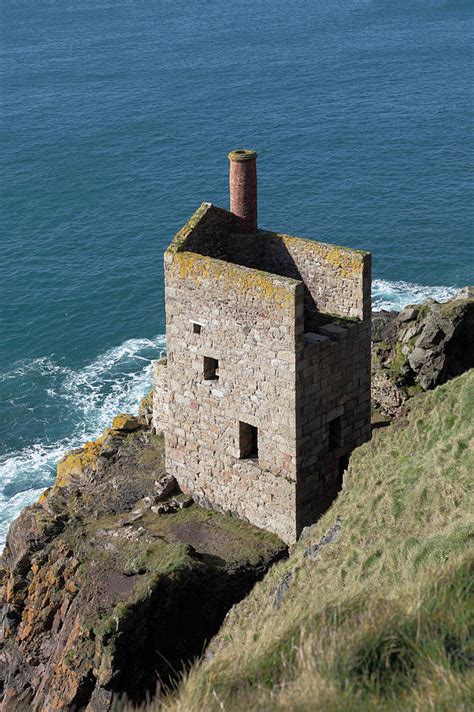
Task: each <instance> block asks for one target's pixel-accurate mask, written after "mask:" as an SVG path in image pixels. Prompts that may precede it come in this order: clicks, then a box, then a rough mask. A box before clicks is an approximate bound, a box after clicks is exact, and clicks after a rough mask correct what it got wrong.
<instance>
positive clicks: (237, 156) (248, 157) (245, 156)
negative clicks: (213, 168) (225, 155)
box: [229, 148, 257, 162]
mask: <svg viewBox="0 0 474 712" xmlns="http://www.w3.org/2000/svg"><path fill="white" fill-rule="evenodd" d="M255 158H257V152H256V151H253V150H252V149H249V148H238V149H236V150H235V151H231V152H230V153H229V160H230V161H239V162H240V161H252V160H254V159H255Z"/></svg>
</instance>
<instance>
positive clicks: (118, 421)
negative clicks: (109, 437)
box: [112, 413, 140, 433]
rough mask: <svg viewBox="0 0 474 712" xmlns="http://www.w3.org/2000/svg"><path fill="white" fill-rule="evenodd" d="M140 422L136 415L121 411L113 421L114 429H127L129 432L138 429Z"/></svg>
mask: <svg viewBox="0 0 474 712" xmlns="http://www.w3.org/2000/svg"><path fill="white" fill-rule="evenodd" d="M139 427H140V423H139V421H138V418H136V417H135V416H134V415H128V413H120V414H119V415H116V416H115V418H114V419H113V421H112V428H113V429H114V430H125V431H126V432H127V433H130V432H132V431H133V430H138V428H139Z"/></svg>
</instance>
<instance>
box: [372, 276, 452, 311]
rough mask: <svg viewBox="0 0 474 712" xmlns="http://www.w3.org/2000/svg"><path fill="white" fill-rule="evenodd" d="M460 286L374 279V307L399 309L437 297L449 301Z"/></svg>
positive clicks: (437, 299) (378, 308)
mask: <svg viewBox="0 0 474 712" xmlns="http://www.w3.org/2000/svg"><path fill="white" fill-rule="evenodd" d="M458 291H459V288H458V287H442V286H437V287H428V286H424V285H422V284H412V283H411V282H387V281H386V280H384V279H374V281H373V282H372V308H373V310H374V311H380V310H381V309H387V310H389V311H390V310H394V311H399V310H400V309H403V307H404V306H406V305H407V304H419V303H420V302H423V301H424V300H425V299H429V298H431V299H436V301H438V302H447V301H448V300H449V299H452V297H454V295H455V294H456V292H458Z"/></svg>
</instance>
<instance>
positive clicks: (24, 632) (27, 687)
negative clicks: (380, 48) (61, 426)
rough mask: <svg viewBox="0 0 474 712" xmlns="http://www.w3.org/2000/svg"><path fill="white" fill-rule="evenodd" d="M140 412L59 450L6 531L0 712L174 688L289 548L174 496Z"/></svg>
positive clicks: (158, 444)
mask: <svg viewBox="0 0 474 712" xmlns="http://www.w3.org/2000/svg"><path fill="white" fill-rule="evenodd" d="M148 416H149V414H147V413H146V412H145V413H143V414H142V416H141V417H140V418H134V417H131V416H127V415H123V416H118V417H117V418H115V419H114V422H113V427H112V428H111V429H110V430H108V431H106V432H105V433H104V435H103V436H102V437H101V438H99V440H97V441H95V442H90V443H87V444H86V445H85V446H84V447H83V448H81V449H80V450H76V451H73V452H71V453H70V454H69V455H67V456H66V457H65V458H64V459H63V460H61V462H60V463H59V464H58V471H57V478H56V481H55V483H54V486H53V487H52V488H51V489H50V490H48V491H47V492H46V493H45V494H44V495H43V496H42V497H41V498H40V500H39V501H38V503H37V504H35V505H33V506H31V507H27V508H26V509H24V510H23V512H22V514H21V515H20V517H19V518H18V519H17V520H16V521H15V522H14V523H13V524H12V526H11V528H10V532H9V534H8V539H7V544H6V547H5V550H4V553H3V558H2V579H3V596H2V597H3V641H2V651H1V660H0V661H1V678H2V688H3V692H2V705H1V709H2V710H23V709H25V710H26V709H31V710H70V709H86V710H88V711H89V712H92V711H93V710H97V711H99V710H100V712H104V711H105V710H107V709H110V706H111V704H112V702H113V700H114V698H117V696H120V695H122V694H124V695H126V696H127V698H128V699H131V700H133V701H135V702H140V701H143V700H144V699H145V698H146V697H147V695H148V696H149V695H150V694H153V693H155V690H156V687H157V684H158V686H167V685H170V684H172V682H173V679H174V677H175V676H176V675H177V674H178V673H179V671H180V670H181V669H182V668H183V666H184V665H185V664H186V663H187V662H189V661H190V660H191V659H192V658H193V657H195V656H197V655H199V654H200V653H201V652H202V650H203V648H204V646H205V643H206V641H207V640H208V639H209V638H210V637H211V636H212V635H213V634H214V633H215V632H216V631H217V629H218V628H219V625H220V623H221V622H222V619H223V617H224V616H225V614H226V612H227V611H228V610H229V608H230V607H231V606H232V605H233V604H234V603H235V602H236V601H238V600H240V599H241V598H242V597H243V596H245V595H246V593H247V592H248V591H249V590H250V588H251V587H252V586H253V584H254V583H255V581H256V580H257V579H259V578H261V577H262V576H263V574H264V573H265V571H266V570H267V569H268V567H269V566H270V565H271V563H272V562H273V561H275V560H277V559H278V558H280V557H282V556H284V555H285V553H286V547H285V546H284V545H283V544H282V542H281V541H280V540H278V539H277V538H276V537H275V536H273V535H270V534H267V533H265V532H262V531H260V530H258V529H256V528H254V527H252V526H250V525H247V524H246V523H244V522H240V521H237V520H235V519H232V518H231V517H230V516H229V517H227V516H224V515H220V514H217V513H214V512H211V511H206V510H203V509H201V508H199V507H197V506H196V505H194V503H193V502H192V500H190V499H189V498H187V497H185V496H184V495H182V494H181V493H180V492H179V490H177V489H176V484H175V482H174V480H172V479H170V478H167V477H166V476H165V475H164V470H163V442H162V438H161V437H160V436H157V435H154V434H153V433H152V432H151V430H150V429H149V427H148V423H149V417H148Z"/></svg>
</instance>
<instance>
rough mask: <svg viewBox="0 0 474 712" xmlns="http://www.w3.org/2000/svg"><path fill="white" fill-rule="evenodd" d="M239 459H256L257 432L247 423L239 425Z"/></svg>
mask: <svg viewBox="0 0 474 712" xmlns="http://www.w3.org/2000/svg"><path fill="white" fill-rule="evenodd" d="M239 450H240V458H241V459H244V458H257V457H258V430H257V428H255V427H254V426H253V425H249V424H248V423H239Z"/></svg>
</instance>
